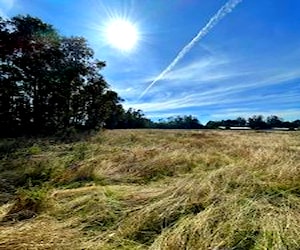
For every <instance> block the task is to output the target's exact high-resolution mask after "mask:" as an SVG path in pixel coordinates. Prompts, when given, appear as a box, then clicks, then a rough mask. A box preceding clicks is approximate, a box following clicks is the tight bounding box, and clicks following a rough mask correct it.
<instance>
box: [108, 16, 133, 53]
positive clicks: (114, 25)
mask: <svg viewBox="0 0 300 250" xmlns="http://www.w3.org/2000/svg"><path fill="white" fill-rule="evenodd" d="M105 36H106V39H107V42H108V44H109V45H110V46H112V47H114V48H117V49H119V50H122V51H130V50H132V49H134V48H135V46H136V43H137V41H138V31H137V28H136V27H135V25H134V24H133V23H131V22H129V21H127V20H122V19H116V20H112V21H111V22H109V23H108V24H107V26H106V29H105Z"/></svg>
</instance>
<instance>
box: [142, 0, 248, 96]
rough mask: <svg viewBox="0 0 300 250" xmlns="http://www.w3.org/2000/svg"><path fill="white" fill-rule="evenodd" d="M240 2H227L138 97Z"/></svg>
mask: <svg viewBox="0 0 300 250" xmlns="http://www.w3.org/2000/svg"><path fill="white" fill-rule="evenodd" d="M241 1H242V0H229V1H228V2H227V3H226V4H225V5H223V6H222V8H221V9H219V11H218V12H217V13H216V14H215V15H214V16H213V17H212V18H211V19H210V20H209V21H208V23H207V24H206V25H205V26H204V27H203V28H202V29H201V30H200V31H199V32H198V34H197V35H196V36H195V37H194V38H193V39H192V40H191V41H190V42H189V43H188V44H187V45H185V46H184V47H183V49H182V50H181V51H179V53H178V54H177V56H176V57H175V59H174V60H173V61H172V62H171V63H170V64H169V65H168V66H167V67H166V68H165V69H164V70H163V71H162V72H161V73H160V74H159V75H158V76H157V77H156V78H155V79H154V80H153V81H152V82H151V83H150V85H149V86H148V87H147V88H146V89H145V90H144V92H143V93H142V94H141V95H140V98H141V97H143V96H144V95H145V94H146V93H147V92H148V91H149V89H150V88H151V87H152V86H153V85H154V84H155V83H156V82H158V81H159V80H161V79H162V78H163V77H164V76H165V75H166V74H167V73H168V72H170V71H171V70H173V68H174V67H175V66H176V65H177V64H178V62H179V61H180V60H181V59H182V58H184V57H185V55H186V54H187V53H189V51H190V50H191V49H192V48H193V47H194V46H195V45H196V44H197V43H198V42H199V41H200V40H201V39H202V38H203V37H205V36H206V35H207V34H208V33H209V32H210V30H211V29H212V28H214V27H215V26H216V25H217V24H218V23H219V22H220V21H221V20H222V19H223V18H224V17H225V16H226V15H227V14H229V13H230V12H231V11H232V10H233V9H234V8H235V7H236V6H237V5H238V4H239V3H240V2H241Z"/></svg>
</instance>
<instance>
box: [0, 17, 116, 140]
mask: <svg viewBox="0 0 300 250" xmlns="http://www.w3.org/2000/svg"><path fill="white" fill-rule="evenodd" d="M104 66H105V63H104V62H102V61H98V60H96V59H94V58H93V51H92V49H91V48H89V46H88V44H87V42H86V40H85V39H84V38H81V37H63V36H61V35H59V34H58V33H57V31H56V30H55V29H54V28H53V27H52V26H51V25H49V24H46V23H44V22H42V21H41V20H40V19H38V18H33V17H31V16H17V17H14V18H12V19H10V20H4V19H2V18H0V72H1V75H0V131H1V132H0V133H1V135H2V136H17V135H48V134H54V133H57V132H58V131H64V130H67V129H70V128H74V129H98V128H100V127H101V126H103V124H104V123H105V122H106V120H108V119H111V116H112V115H113V113H114V112H115V110H117V108H120V106H119V102H120V101H121V99H120V98H119V96H118V95H117V93H115V92H113V91H111V90H109V88H108V84H107V83H106V81H105V80H104V78H103V76H102V75H101V74H100V73H99V71H100V70H101V69H102V68H103V67H104Z"/></svg>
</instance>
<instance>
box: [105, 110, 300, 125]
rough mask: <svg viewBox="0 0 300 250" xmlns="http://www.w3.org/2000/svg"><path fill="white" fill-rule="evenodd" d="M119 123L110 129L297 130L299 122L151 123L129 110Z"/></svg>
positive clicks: (253, 119)
mask: <svg viewBox="0 0 300 250" xmlns="http://www.w3.org/2000/svg"><path fill="white" fill-rule="evenodd" d="M123 119H124V120H123V121H122V122H121V123H118V124H117V125H116V126H115V127H112V126H108V127H110V128H158V129H217V128H225V129H226V128H228V129H229V128H231V127H241V128H242V127H249V128H251V129H271V128H289V129H293V128H299V127H300V120H295V121H292V122H290V121H284V120H283V119H282V118H280V117H278V116H276V115H272V116H268V117H267V118H266V119H265V118H264V117H263V116H262V115H254V116H252V117H249V118H247V119H245V118H242V117H238V118H237V119H228V120H221V121H209V122H207V123H206V125H203V124H201V122H200V121H199V120H198V119H197V118H196V117H194V116H191V115H185V116H176V117H169V118H167V119H160V120H158V121H157V122H153V121H151V120H149V119H147V118H146V117H145V115H144V114H143V113H142V111H141V110H138V111H136V110H132V109H129V110H128V111H127V113H126V116H124V118H123Z"/></svg>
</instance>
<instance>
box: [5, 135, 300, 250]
mask: <svg viewBox="0 0 300 250" xmlns="http://www.w3.org/2000/svg"><path fill="white" fill-rule="evenodd" d="M26 145H27V146H26V147H25V146H24V147H22V145H18V146H16V145H15V144H14V143H12V142H11V141H10V142H8V145H7V146H5V142H2V144H1V148H3V154H2V155H3V157H2V159H1V167H0V170H1V172H0V179H1V182H0V183H1V184H0V192H1V194H0V200H1V203H0V204H1V207H0V219H1V221H2V222H1V223H0V248H1V247H4V249H45V248H47V249H59V248H60V249H151V250H154V249H155V250H156V249H157V250H158V249H170V250H171V249H195V250H196V249H278V250H279V249H300V154H299V153H300V133H298V132H276V133H256V132H252V131H247V132H243V131H241V132H238V131H234V132H231V131H180V130H116V131H104V132H101V133H99V134H97V135H94V136H92V137H88V138H86V140H83V141H77V142H69V143H62V142H61V143H50V142H49V141H47V140H46V139H45V140H40V141H31V142H30V143H27V144H26ZM28 145H29V146H28ZM46 225H49V227H47V226H46Z"/></svg>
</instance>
